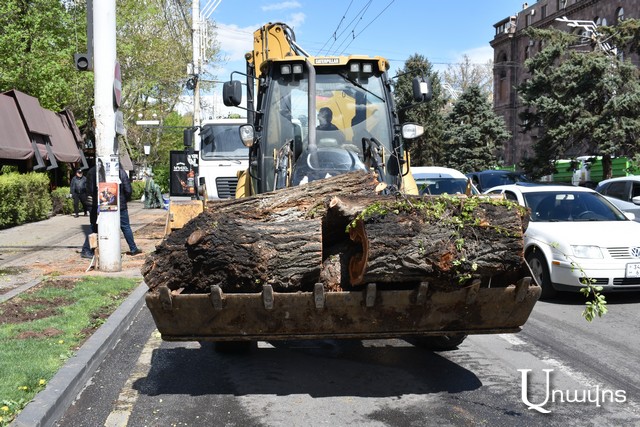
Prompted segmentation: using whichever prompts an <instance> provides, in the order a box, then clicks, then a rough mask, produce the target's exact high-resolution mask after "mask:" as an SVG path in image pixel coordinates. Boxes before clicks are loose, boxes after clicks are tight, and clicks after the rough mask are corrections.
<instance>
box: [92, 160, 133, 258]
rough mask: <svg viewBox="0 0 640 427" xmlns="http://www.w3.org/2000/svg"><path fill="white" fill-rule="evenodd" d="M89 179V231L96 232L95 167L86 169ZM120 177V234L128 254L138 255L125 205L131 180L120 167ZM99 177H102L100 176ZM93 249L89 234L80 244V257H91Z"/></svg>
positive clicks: (130, 190)
mask: <svg viewBox="0 0 640 427" xmlns="http://www.w3.org/2000/svg"><path fill="white" fill-rule="evenodd" d="M88 175H89V179H88V183H87V185H88V187H87V188H89V189H90V191H91V193H92V197H91V199H92V200H93V203H92V204H91V209H90V216H89V220H90V222H91V232H92V233H97V232H98V205H99V204H100V203H99V200H98V184H97V183H96V182H95V181H96V169H95V167H92V168H91V169H89V171H88ZM119 177H120V191H119V192H118V193H119V197H120V230H122V234H123V235H124V239H125V240H126V242H127V244H128V245H129V255H138V254H141V253H142V251H141V250H140V249H139V248H138V246H137V245H136V242H135V240H134V238H133V230H131V224H130V222H129V209H128V207H127V201H128V200H129V199H130V198H131V193H132V192H133V189H132V187H131V181H129V177H128V176H127V173H126V172H125V171H124V169H122V167H120V171H119ZM100 179H103V178H102V176H101V178H100ZM93 255H94V250H93V249H91V246H90V244H89V236H88V235H87V236H86V237H85V241H84V244H83V245H82V251H81V252H80V256H81V257H82V258H93Z"/></svg>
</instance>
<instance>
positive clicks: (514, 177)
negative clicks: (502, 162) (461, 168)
mask: <svg viewBox="0 0 640 427" xmlns="http://www.w3.org/2000/svg"><path fill="white" fill-rule="evenodd" d="M467 177H468V178H470V179H471V182H472V183H473V185H475V186H476V188H477V189H478V190H479V191H480V192H483V191H486V190H488V189H489V188H492V187H496V186H498V185H506V184H515V183H516V182H530V179H529V178H527V177H526V175H525V174H523V173H522V172H513V171H507V170H485V171H480V172H471V173H468V174H467Z"/></svg>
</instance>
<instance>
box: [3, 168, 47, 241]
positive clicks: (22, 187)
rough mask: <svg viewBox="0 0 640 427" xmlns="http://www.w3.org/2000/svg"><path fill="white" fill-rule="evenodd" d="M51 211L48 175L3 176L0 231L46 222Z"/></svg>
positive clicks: (10, 174) (9, 174) (32, 173)
mask: <svg viewBox="0 0 640 427" xmlns="http://www.w3.org/2000/svg"><path fill="white" fill-rule="evenodd" d="M52 207H53V204H52V201H51V197H50V195H49V177H48V176H47V175H45V174H42V173H36V172H31V173H27V174H19V173H15V172H11V173H8V174H2V175H0V228H7V227H13V226H16V225H20V224H24V223H27V222H34V221H41V220H43V219H46V218H48V217H49V215H50V214H51V211H52Z"/></svg>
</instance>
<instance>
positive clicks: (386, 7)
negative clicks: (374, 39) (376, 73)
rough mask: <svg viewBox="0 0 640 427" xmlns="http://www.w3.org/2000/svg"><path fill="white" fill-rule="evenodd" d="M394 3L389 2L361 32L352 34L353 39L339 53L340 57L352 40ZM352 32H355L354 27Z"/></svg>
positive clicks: (392, 0)
mask: <svg viewBox="0 0 640 427" xmlns="http://www.w3.org/2000/svg"><path fill="white" fill-rule="evenodd" d="M395 1H396V0H391V1H390V2H389V4H388V5H386V6H385V8H384V9H382V10H381V11H380V13H378V14H377V15H376V17H375V18H373V19H372V20H371V21H370V22H369V23H368V24H367V25H366V26H365V27H364V28H363V29H362V30H360V32H358V34H355V33H354V34H353V38H352V39H351V41H350V42H349V43H348V44H347V45H346V46H345V47H344V49H343V50H342V51H341V52H340V55H342V54H343V53H344V51H345V50H347V48H348V47H349V46H350V45H351V43H352V42H353V41H354V40H355V39H356V38H357V37H358V36H359V35H360V34H362V33H363V32H364V30H366V29H367V28H368V27H369V25H371V24H373V23H374V22H375V21H376V19H378V18H379V17H380V15H382V14H383V13H384V12H385V11H386V10H387V9H388V8H389V6H391V5H392V4H393V3H394V2H395ZM354 31H355V27H354Z"/></svg>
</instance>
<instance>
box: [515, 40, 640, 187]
mask: <svg viewBox="0 0 640 427" xmlns="http://www.w3.org/2000/svg"><path fill="white" fill-rule="evenodd" d="M529 36H530V37H532V38H534V39H539V40H543V42H544V48H543V49H542V50H541V51H540V52H539V53H538V54H536V55H535V56H533V57H532V58H530V59H528V60H527V61H526V62H525V67H526V69H527V71H528V73H529V75H530V76H531V77H530V78H529V79H527V80H525V81H524V82H523V83H522V84H520V86H519V87H518V93H519V94H520V96H521V98H522V101H523V104H524V105H525V106H526V107H527V110H526V111H525V112H524V113H522V114H521V115H520V118H521V119H522V120H523V130H524V131H525V132H528V131H531V130H533V129H538V130H539V134H538V139H537V141H536V143H535V144H534V145H533V151H534V153H535V156H534V158H533V159H529V161H528V162H526V163H525V164H524V165H523V166H524V168H525V170H527V171H528V172H529V173H530V174H531V175H532V176H542V175H546V174H549V173H553V172H554V168H553V161H554V160H557V159H561V158H567V157H573V156H577V155H594V156H602V157H603V170H604V175H605V177H610V176H611V156H622V155H633V153H635V152H636V151H637V148H638V142H637V139H638V138H637V137H638V134H637V133H638V129H640V84H639V80H638V68H637V67H636V66H635V65H633V64H632V63H631V62H629V61H623V60H621V59H620V58H619V57H618V56H616V55H614V54H612V53H611V52H610V51H609V52H608V51H605V50H602V49H596V50H594V51H585V50H577V49H574V48H573V45H575V44H576V43H577V42H578V41H579V40H578V39H577V36H576V35H573V34H569V33H565V32H562V31H558V30H540V29H530V30H529ZM619 40H622V38H620V39H619Z"/></svg>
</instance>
